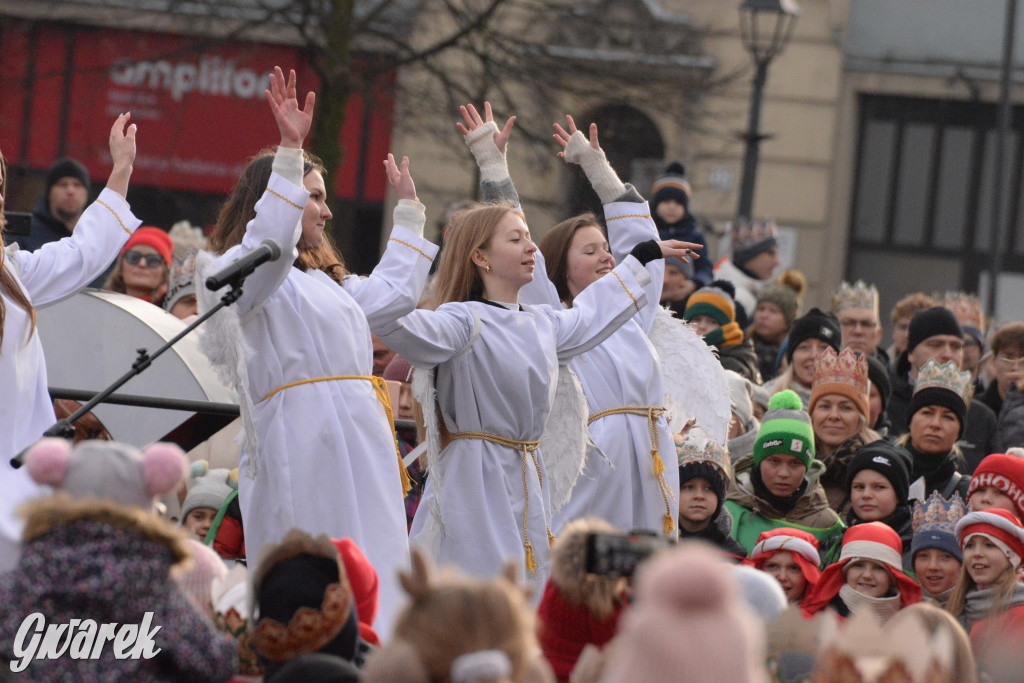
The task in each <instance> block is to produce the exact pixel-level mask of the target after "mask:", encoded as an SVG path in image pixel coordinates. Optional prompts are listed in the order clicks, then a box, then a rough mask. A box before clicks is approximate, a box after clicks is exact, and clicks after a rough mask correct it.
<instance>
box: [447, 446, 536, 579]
mask: <svg viewBox="0 0 1024 683" xmlns="http://www.w3.org/2000/svg"><path fill="white" fill-rule="evenodd" d="M459 439H480V440H481V441H490V442H491V443H496V444H499V445H501V446H505V447H507V448H511V449H512V450H516V451H521V452H522V454H523V497H524V499H525V503H524V504H523V548H525V549H526V569H527V571H531V572H532V571H533V570H535V569H536V568H537V560H536V559H535V558H534V556H533V545H532V544H531V543H530V537H529V535H528V533H527V529H526V518H527V513H529V511H530V491H529V489H528V488H527V487H526V463H527V461H528V460H530V459H532V460H533V466H534V468H536V470H537V479H538V480H539V481H540V486H541V488H544V475H542V474H541V472H540V463H539V462H538V461H537V448H538V447H539V446H540V441H518V440H516V439H508V438H506V437H504V436H498V435H496V434H488V433H486V432H456V433H455V434H452V435H451V440H452V441H457V440H459ZM544 527H545V529H547V532H548V544H552V543H554V541H555V536H554V534H552V533H551V528H550V527H548V525H547V523H545V524H544Z"/></svg>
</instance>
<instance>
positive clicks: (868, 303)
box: [832, 280, 878, 316]
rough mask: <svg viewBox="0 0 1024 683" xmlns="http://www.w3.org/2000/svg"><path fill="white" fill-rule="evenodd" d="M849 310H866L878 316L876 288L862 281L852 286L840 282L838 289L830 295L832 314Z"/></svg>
mask: <svg viewBox="0 0 1024 683" xmlns="http://www.w3.org/2000/svg"><path fill="white" fill-rule="evenodd" d="M850 308H867V309H870V310H871V311H874V313H875V315H876V316H877V315H878V288H877V287H875V286H874V285H869V284H867V283H865V282H864V281H863V280H857V281H856V282H855V283H853V284H852V285H851V284H850V283H849V282H841V283H840V284H839V289H837V290H836V291H835V292H833V293H832V312H833V313H835V314H839V312H840V311H845V310H847V309H850Z"/></svg>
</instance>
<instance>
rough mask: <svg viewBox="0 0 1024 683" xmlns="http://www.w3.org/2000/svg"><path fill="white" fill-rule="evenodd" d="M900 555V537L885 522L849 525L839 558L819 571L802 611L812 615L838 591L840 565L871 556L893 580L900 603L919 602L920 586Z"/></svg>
mask: <svg viewBox="0 0 1024 683" xmlns="http://www.w3.org/2000/svg"><path fill="white" fill-rule="evenodd" d="M902 556H903V541H901V540H900V536H899V534H897V533H896V532H895V531H893V529H892V527H890V526H889V525H888V524H885V523H883V522H867V523H865V524H857V525H856V526H852V527H850V528H849V529H847V530H846V533H845V534H843V549H842V552H840V554H839V561H838V562H836V563H835V564H831V565H829V566H828V567H826V568H825V571H823V572H822V573H821V578H820V579H819V580H818V585H816V586H815V587H814V592H813V593H812V594H811V595H809V596H808V597H807V599H806V600H805V601H804V614H805V615H807V616H811V615H813V614H816V613H817V612H820V611H821V610H822V609H824V608H825V607H826V606H827V605H828V604H829V603H830V602H831V601H832V598H834V597H835V596H836V595H838V594H839V589H840V588H842V587H843V584H844V583H846V575H845V574H846V573H845V572H844V571H843V568H844V567H846V565H848V564H849V563H850V562H853V561H855V560H871V561H873V562H878V563H879V564H882V565H884V566H885V568H886V570H887V571H888V572H889V573H890V574H892V578H893V580H894V581H895V582H896V589H897V590H898V591H899V594H900V606H901V607H906V606H907V605H912V604H914V603H915V602H921V586H920V585H918V583H917V581H914V580H913V579H912V578H910V577H909V576H907V575H906V574H904V573H903V559H902Z"/></svg>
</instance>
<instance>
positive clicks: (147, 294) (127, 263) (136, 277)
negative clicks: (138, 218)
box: [103, 226, 174, 306]
mask: <svg viewBox="0 0 1024 683" xmlns="http://www.w3.org/2000/svg"><path fill="white" fill-rule="evenodd" d="M173 248H174V244H173V242H171V238H170V237H169V236H168V235H167V233H166V232H164V231H163V230H161V229H160V228H153V227H149V226H144V227H141V228H139V229H138V230H136V231H135V233H134V234H132V236H131V237H130V238H128V242H127V243H126V244H125V245H124V247H123V248H122V249H121V255H120V256H119V257H118V259H117V264H116V265H115V266H114V270H113V271H112V272H111V273H110V277H108V278H107V282H106V283H105V284H104V285H103V289H106V290H108V291H111V292H120V293H121V294H127V295H128V296H133V297H135V298H136V299H142V300H143V301H148V302H149V303H151V304H155V305H157V306H159V305H161V303H162V302H163V299H164V295H165V294H166V293H167V286H168V284H169V282H170V271H171V251H172V250H173Z"/></svg>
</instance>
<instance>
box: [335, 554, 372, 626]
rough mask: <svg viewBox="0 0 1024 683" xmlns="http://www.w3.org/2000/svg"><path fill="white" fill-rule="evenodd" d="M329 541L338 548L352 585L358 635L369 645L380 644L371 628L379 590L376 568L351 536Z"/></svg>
mask: <svg viewBox="0 0 1024 683" xmlns="http://www.w3.org/2000/svg"><path fill="white" fill-rule="evenodd" d="M331 543H333V544H334V547H336V548H337V549H338V554H339V555H341V563H342V564H344V565H345V571H346V572H348V582H349V585H350V586H351V587H352V597H353V598H354V599H355V601H356V615H357V617H358V618H359V635H360V636H362V638H363V640H365V641H366V642H368V643H370V644H371V645H380V638H379V637H378V636H377V633H376V631H374V630H373V621H374V619H376V618H377V593H378V592H379V590H380V580H379V579H378V578H377V570H376V569H374V568H373V565H372V564H370V560H369V559H367V557H366V555H364V554H363V551H362V550H361V549H360V548H359V546H358V545H356V542H355V541H353V540H352V539H351V538H332V539H331Z"/></svg>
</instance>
